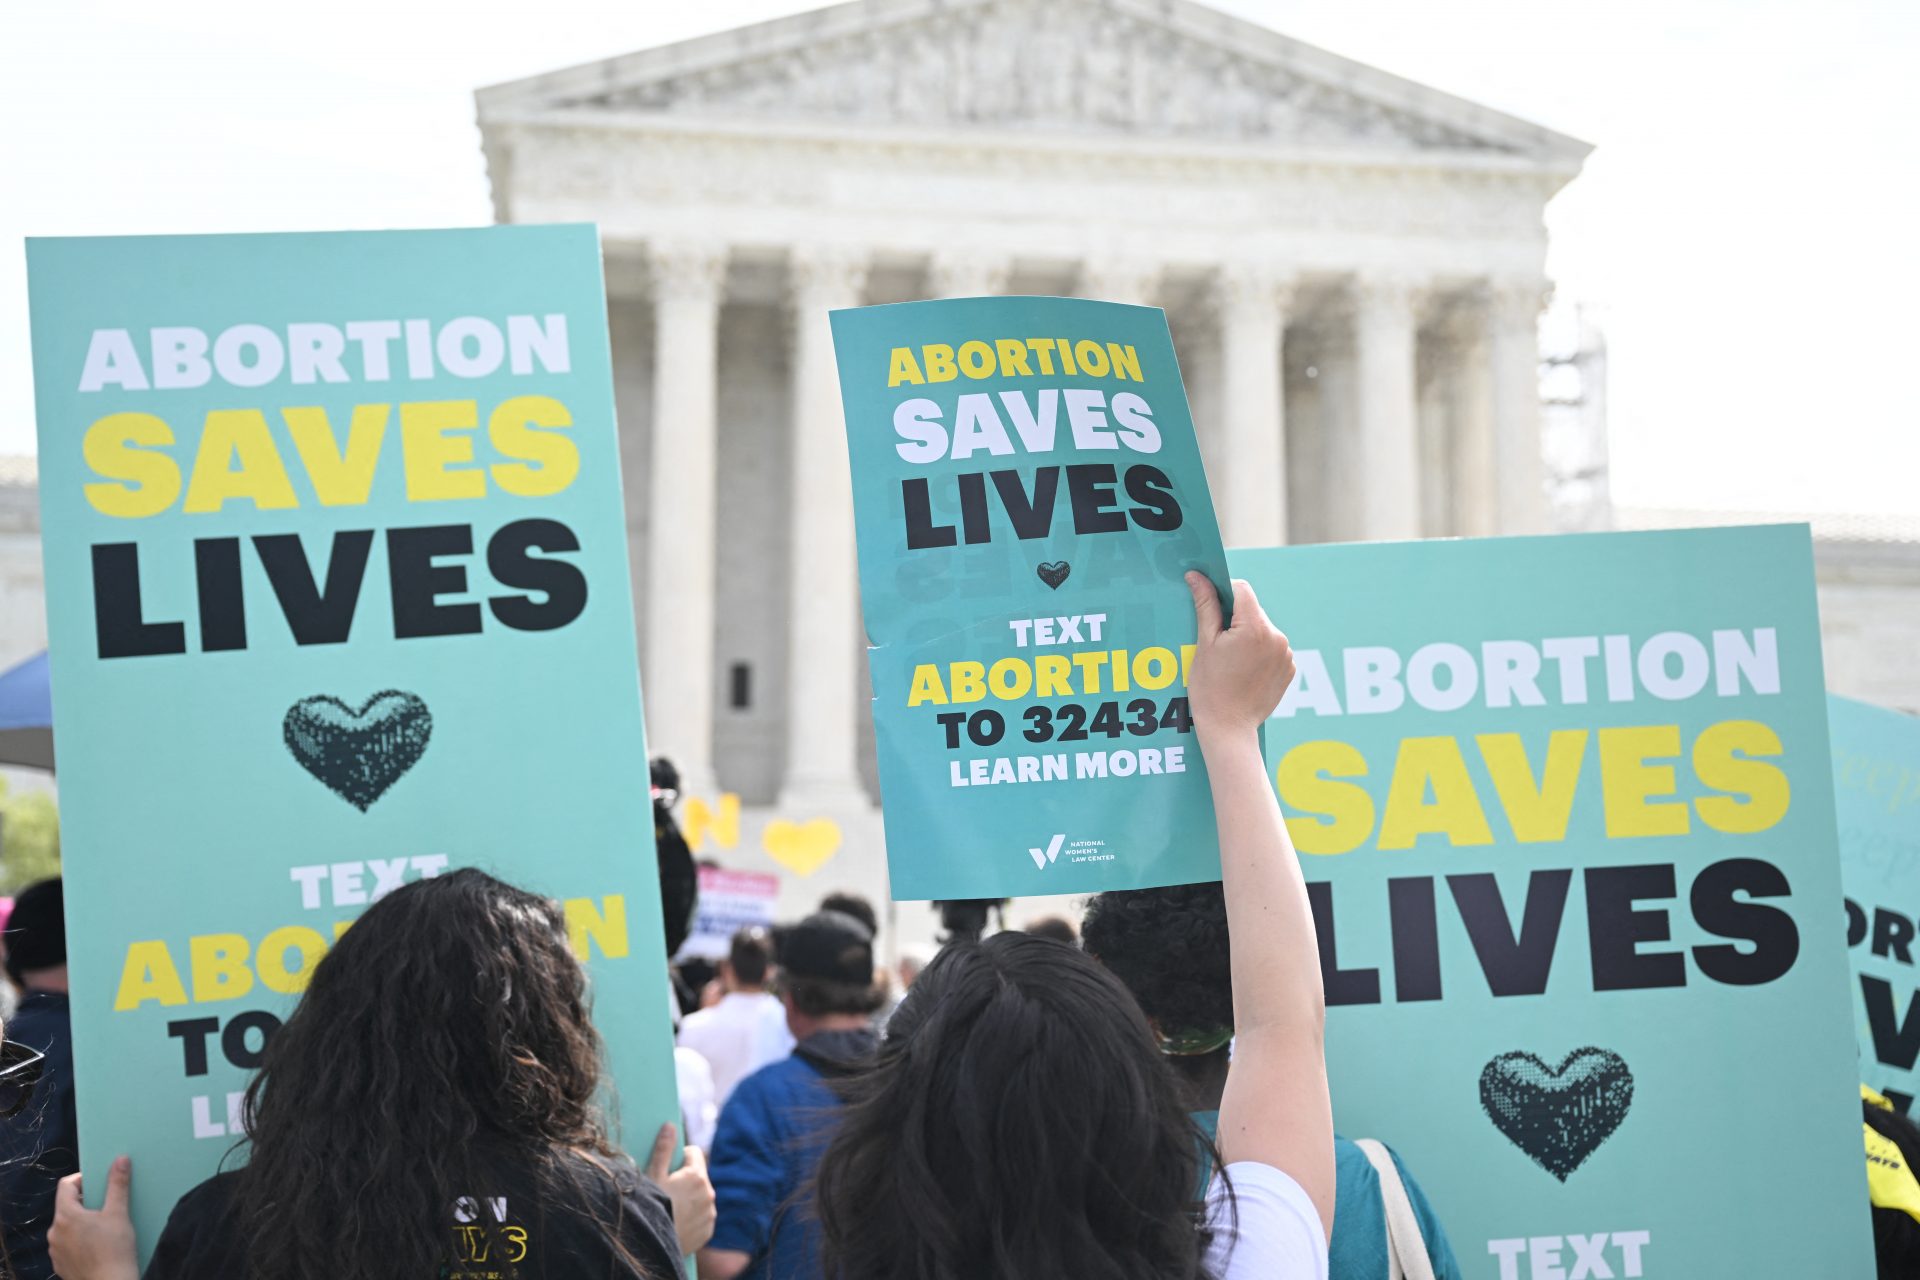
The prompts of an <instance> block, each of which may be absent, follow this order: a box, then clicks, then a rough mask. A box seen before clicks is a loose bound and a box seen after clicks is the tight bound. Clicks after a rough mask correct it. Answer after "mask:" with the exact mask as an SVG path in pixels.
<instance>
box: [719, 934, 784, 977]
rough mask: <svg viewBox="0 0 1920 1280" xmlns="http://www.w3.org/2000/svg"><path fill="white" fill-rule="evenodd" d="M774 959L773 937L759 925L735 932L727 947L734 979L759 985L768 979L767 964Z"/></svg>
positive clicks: (728, 960)
mask: <svg viewBox="0 0 1920 1280" xmlns="http://www.w3.org/2000/svg"><path fill="white" fill-rule="evenodd" d="M772 961H773V937H772V935H771V934H769V933H768V932H767V931H766V930H765V929H762V928H760V927H759V926H758V925H748V926H747V927H746V928H744V929H739V930H736V931H735V932H734V935H733V942H732V943H731V944H730V945H729V947H728V948H727V967H728V968H730V969H732V970H733V980H734V981H735V982H741V983H745V984H746V985H747V986H749V987H757V986H759V985H760V984H761V983H763V982H765V981H766V980H767V966H768V965H769V964H771V963H772Z"/></svg>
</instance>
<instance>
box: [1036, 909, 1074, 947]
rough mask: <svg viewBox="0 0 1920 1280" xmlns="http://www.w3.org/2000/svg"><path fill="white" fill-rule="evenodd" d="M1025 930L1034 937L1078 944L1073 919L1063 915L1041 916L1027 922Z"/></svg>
mask: <svg viewBox="0 0 1920 1280" xmlns="http://www.w3.org/2000/svg"><path fill="white" fill-rule="evenodd" d="M1026 932H1028V933H1030V934H1032V935H1033V936H1034V937H1036V938H1051V939H1052V940H1053V941H1055V942H1064V943H1066V944H1067V945H1068V946H1070V947H1077V946H1079V945H1080V935H1079V934H1077V933H1075V932H1074V931H1073V921H1071V920H1069V919H1067V918H1066V917H1065V916H1042V917H1040V919H1038V920H1035V921H1033V922H1031V923H1030V924H1028V925H1027V928H1026Z"/></svg>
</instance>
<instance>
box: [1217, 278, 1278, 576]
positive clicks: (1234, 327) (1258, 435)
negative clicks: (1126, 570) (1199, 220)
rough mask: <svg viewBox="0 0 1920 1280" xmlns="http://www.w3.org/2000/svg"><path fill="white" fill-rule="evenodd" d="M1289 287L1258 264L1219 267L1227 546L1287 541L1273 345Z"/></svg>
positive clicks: (1223, 517) (1222, 496)
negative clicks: (1220, 268) (1221, 268)
mask: <svg viewBox="0 0 1920 1280" xmlns="http://www.w3.org/2000/svg"><path fill="white" fill-rule="evenodd" d="M1292 295H1293V290H1292V284H1291V281H1290V280H1288V279H1287V278H1286V277H1285V276H1284V275H1282V274H1281V273H1278V272H1276V271H1274V270H1272V269H1269V268H1265V267H1251V268H1241V267H1232V268H1226V269H1223V270H1222V272H1221V274H1220V278H1219V280H1218V281H1217V283H1216V285H1215V299H1216V301H1217V304H1218V308H1219V314H1220V363H1221V380H1222V385H1223V387H1224V390H1225V395H1224V397H1223V399H1224V403H1223V404H1222V405H1221V410H1220V412H1221V418H1220V421H1221V425H1222V427H1223V431H1222V444H1223V449H1222V453H1223V455H1224V462H1225V465H1224V467H1223V468H1222V469H1221V472H1220V474H1219V476H1218V477H1217V483H1218V486H1219V492H1218V493H1217V494H1216V498H1217V500H1218V501H1219V503H1220V506H1221V513H1220V531H1221V535H1222V536H1223V537H1224V538H1225V540H1226V544H1227V545H1228V546H1230V547H1271V546H1277V545H1279V544H1280V543H1283V542H1285V541H1286V540H1287V437H1286V402H1285V400H1284V398H1283V395H1282V391H1283V381H1282V379H1283V376H1284V374H1283V370H1284V369H1285V367H1286V366H1285V364H1284V363H1283V358H1282V353H1281V342H1282V340H1283V335H1284V334H1285V332H1286V327H1287V307H1288V305H1289V303H1290V302H1291V301H1292Z"/></svg>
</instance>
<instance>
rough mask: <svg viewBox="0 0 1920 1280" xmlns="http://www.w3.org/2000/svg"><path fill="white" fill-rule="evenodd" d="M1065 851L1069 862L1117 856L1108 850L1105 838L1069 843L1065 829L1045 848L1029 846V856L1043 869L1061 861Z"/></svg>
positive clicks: (1110, 860)
mask: <svg viewBox="0 0 1920 1280" xmlns="http://www.w3.org/2000/svg"><path fill="white" fill-rule="evenodd" d="M1063 852H1064V855H1065V857H1066V860H1067V861H1068V862H1112V861H1113V860H1114V858H1115V857H1116V856H1117V855H1115V854H1113V853H1110V852H1108V851H1107V842H1106V841H1105V840H1075V841H1074V842H1073V843H1071V844H1069V843H1067V836H1066V833H1065V832H1064V831H1062V832H1056V833H1055V834H1054V836H1053V838H1052V839H1050V840H1048V841H1047V847H1046V848H1044V849H1040V848H1036V847H1034V846H1032V845H1028V846H1027V856H1028V857H1029V858H1032V859H1033V865H1034V866H1035V867H1037V868H1039V869H1040V870H1042V871H1045V870H1046V869H1047V868H1048V867H1050V866H1052V865H1053V864H1054V863H1055V862H1057V861H1059V860H1060V858H1061V856H1062V854H1063Z"/></svg>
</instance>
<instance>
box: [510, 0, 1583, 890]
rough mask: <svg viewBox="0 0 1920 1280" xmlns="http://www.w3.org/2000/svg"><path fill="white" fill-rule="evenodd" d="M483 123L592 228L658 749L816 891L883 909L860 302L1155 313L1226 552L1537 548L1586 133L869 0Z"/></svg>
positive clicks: (1228, 33) (972, 13) (1191, 46)
mask: <svg viewBox="0 0 1920 1280" xmlns="http://www.w3.org/2000/svg"><path fill="white" fill-rule="evenodd" d="M478 100H479V117H480V126H481V131H482V135H483V138H484V146H485V151H486V158H487V164H488V170H489V174H490V177H491V181H492V189H493V201H494V210H495V214H496V216H497V217H498V219H499V220H500V221H502V222H551V221H592V222H597V223H598V224H599V225H600V228H601V234H602V238H603V241H604V244H605V249H606V255H607V272H608V289H609V293H610V300H611V311H612V323H613V356H614V368H615V379H616V384H617V393H618V402H619V413H620V434H621V439H622V443H623V449H624V465H625V474H626V484H627V489H628V502H627V508H628V519H629V537H630V541H631V554H632V561H633V573H634V585H635V593H634V594H635V597H636V599H637V600H638V601H639V602H640V603H639V606H638V608H639V613H640V617H639V627H640V636H641V648H642V668H643V679H644V687H645V690H646V699H647V718H648V733H649V738H650V741H651V743H652V746H653V749H654V750H656V751H659V752H665V753H667V754H669V755H671V756H672V757H673V758H674V759H675V760H676V761H677V762H678V764H679V765H680V767H681V769H682V771H683V772H684V774H685V775H686V776H687V778H688V790H689V792H690V793H691V794H694V795H700V796H704V795H710V794H714V793H716V792H718V791H725V792H730V793H734V794H737V795H739V796H740V797H741V801H742V803H743V805H744V806H745V808H746V811H747V814H748V819H747V824H748V826H749V828H751V827H752V826H753V824H754V822H755V821H756V820H758V821H762V822H764V821H766V820H768V819H771V818H774V817H776V816H777V817H779V818H780V819H782V820H785V821H786V822H789V823H805V822H806V821H808V820H810V819H811V818H812V817H813V816H814V815H816V814H817V815H825V816H828V817H830V818H831V819H832V820H833V821H834V822H835V823H837V824H839V825H840V826H842V827H843V828H845V836H846V844H847V847H846V848H845V849H844V850H843V851H842V853H843V854H844V856H845V857H846V862H844V863H841V864H839V865H836V866H834V867H832V868H830V869H829V870H825V871H821V872H820V873H819V874H818V876H816V877H812V878H813V879H814V880H815V881H816V882H817V884H816V885H814V886H809V889H812V888H816V887H818V885H826V884H829V883H840V882H861V881H864V882H867V886H868V887H870V888H873V889H877V888H878V884H879V882H878V881H876V880H873V879H872V877H873V875H874V873H875V871H876V870H877V867H878V865H879V864H878V855H879V849H878V827H877V824H872V823H870V822H867V821H864V820H863V819H864V818H867V817H870V816H871V813H872V805H873V800H874V797H875V794H876V793H875V790H874V783H873V776H872V766H871V750H870V747H869V745H868V743H867V742H866V741H865V739H866V738H867V737H868V736H869V735H870V732H871V731H870V728H869V727H868V726H869V725H870V721H869V718H868V716H867V714H866V706H865V700H866V697H867V692H866V686H865V675H864V671H863V666H862V655H863V638H862V636H861V632H860V626H859V616H858V601H857V593H856V581H855V569H854V552H853V511H852V507H851V500H850V496H849V486H848V477H847V464H846V445H845V439H844V435H843V426H842V421H841V414H840V401H839V391H838V382H837V378H836V374H835V369H834V361H833V351H832V346H831V342H830V339H829V335H828V329H827V312H828V311H830V310H832V309H833V308H836V307H848V306H856V305H859V304H862V303H874V302H896V301H904V300H907V299H912V298H924V297H942V296H959V295H974V294H992V293H1032V294H1077V295H1081V296H1085V297H1091V298H1103V299H1108V300H1113V301H1122V302H1136V303H1151V304H1154V305H1157V306H1161V307H1164V308H1165V309H1166V311H1167V314H1168V318H1169V320H1170V322H1171V325H1172V329H1173V333H1174V340H1175V344H1176V347H1177V349H1178V351H1179V354H1180V359H1181V364H1182V368H1183V371H1184V374H1185V377H1186V382H1187V390H1188V394H1189V397H1190V399H1191V401H1192V405H1193V413H1194V418H1195V420H1196V422H1197V423H1198V424H1199V431H1200V437H1201V447H1202V450H1203V453H1204V456H1205V458H1206V462H1207V470H1208V475H1209V478H1210V480H1211V483H1212V487H1213V490H1214V495H1215V498H1216V501H1217V503H1218V505H1219V508H1220V517H1221V523H1222V526H1223V529H1224V531H1225V534H1226V539H1227V542H1228V545H1230V546H1261V545H1271V544H1274V543H1279V542H1309V541H1323V540H1330V539H1355V538H1406V537H1416V536H1421V535H1444V534H1491V533H1531V532H1539V531H1544V530H1545V528H1546V519H1547V511H1546V499H1545V482H1544V475H1543V467H1542V452H1541V436H1540V422H1541V419H1540V397H1539V388H1538V346H1537V342H1538V340H1537V336H1536V322H1537V318H1538V316H1539V312H1540V309H1541V307H1542V305H1543V302H1544V299H1545V296H1546V292H1547V281H1546V278H1545V275H1544V270H1543V263H1544V259H1545V254H1546V247H1547V238H1546V231H1545V228H1544V225H1543V221H1542V211H1543V209H1544V207H1545V205H1546V203H1547V201H1548V200H1549V199H1551V198H1552V197H1553V195H1554V193H1555V192H1557V191H1558V190H1560V188H1561V187H1563V186H1564V185H1565V184H1566V183H1567V182H1568V181H1569V180H1571V179H1572V178H1573V177H1574V176H1575V175H1576V174H1577V173H1578V172H1579V170H1580V165H1581V162H1582V160H1583V158H1584V157H1585V156H1586V154H1587V152H1588V150H1589V147H1588V146H1587V144H1586V143H1584V142H1580V141H1578V140H1576V139H1573V138H1569V137H1565V136H1563V135H1561V134H1557V133H1554V132H1551V131H1550V130H1547V129H1544V128H1541V127H1540V126H1538V125H1535V124H1531V123H1529V122H1527V121H1525V120H1519V119H1516V118H1514V117H1512V116H1509V115H1504V114H1502V113H1500V112H1498V111H1494V110H1491V109H1489V108H1486V107H1483V106H1480V105H1478V104H1476V103H1473V102H1468V101H1465V100H1463V99H1460V98H1456V97H1453V96H1451V95H1449V94H1446V93H1441V92H1439V91H1437V90H1434V89H1430V88H1427V87H1425V86H1423V85H1419V84H1414V83H1412V82H1410V81H1407V80H1403V79H1401V78H1399V77H1397V76H1394V75H1391V74H1389V73H1387V72H1384V71H1380V70H1377V69H1375V68H1373V67H1368V66H1363V65H1361V64H1359V63H1356V62H1352V61H1350V60H1348V59H1345V58H1341V57H1338V56H1336V55H1334V54H1331V53H1328V52H1325V51H1323V50H1320V49H1316V48H1313V47H1310V46H1308V45H1304V44H1301V43H1299V42H1298V41H1295V40H1290V39H1288V38H1287V37H1285V36H1282V35H1279V34H1276V33H1275V32H1273V31H1270V30H1267V29H1265V28H1263V27H1259V26H1255V25H1252V24H1250V23H1247V22H1244V21H1241V20H1239V19H1236V18H1231V17H1228V16H1227V15H1225V14H1222V13H1219V12H1216V11H1214V10H1212V9H1209V8H1206V7H1204V6H1203V5H1200V4H1196V3H1190V2H1188V0H857V2H856V3H851V4H843V5H839V6H836V7H833V8H828V9H821V10H818V11H815V12H810V13H805V14H801V15H799V16H796V17H791V18H785V19H781V20H778V21H774V22H768V23H763V24H760V25H758V26H752V27H747V28H743V29H740V30H737V31H730V32H726V33H723V34H719V35H714V36H709V37H705V38H702V39H697V40H690V41H687V42H684V43H680V44H673V45H668V46H665V47H662V48H656V49H647V50H642V51H640V52H638V53H632V54H627V55H624V56H621V57H614V58H609V59H607V60H606V61H604V62H597V63H593V64H590V65H587V66H580V67H572V68H568V69H566V70H561V71H555V72H552V73H550V74H546V75H540V76H535V77H532V78H530V79H526V80H520V81H516V82H514V83H511V84H504V85H499V86H495V87H493V88H490V89H485V90H483V91H481V92H480V94H479V95H478ZM849 823H852V824H853V826H852V827H848V825H847V824H849ZM856 829H857V831H856ZM752 844H753V841H752V840H751V839H748V840H747V841H745V842H744V843H743V845H742V850H743V851H745V850H747V849H748V848H749V847H750V846H752ZM856 845H863V846H867V847H865V848H858V849H856V848H855V847H854V846H856ZM729 861H730V862H738V863H739V864H741V865H747V864H750V863H751V862H752V859H749V858H739V859H729ZM803 896H804V895H803ZM816 896H817V895H816Z"/></svg>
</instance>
